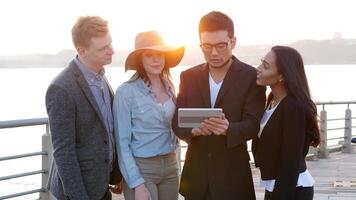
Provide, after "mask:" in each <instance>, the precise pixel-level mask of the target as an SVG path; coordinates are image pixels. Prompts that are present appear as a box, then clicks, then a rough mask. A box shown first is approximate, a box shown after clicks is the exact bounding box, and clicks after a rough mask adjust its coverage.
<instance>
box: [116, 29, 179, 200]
mask: <svg viewBox="0 0 356 200" xmlns="http://www.w3.org/2000/svg"><path fill="white" fill-rule="evenodd" d="M183 55H184V47H180V48H171V47H168V46H166V45H164V43H163V41H162V38H161V36H160V35H159V34H158V33H157V32H154V31H150V32H143V33H139V34H138V35H137V36H136V39H135V50H134V51H133V52H131V53H130V54H129V56H128V57H127V59H126V63H125V70H129V69H131V70H136V73H135V74H134V75H133V76H132V77H131V79H130V80H129V81H127V82H125V83H123V84H122V85H121V86H119V88H118V89H117V90H116V95H115V98H114V105H113V109H114V121H115V136H116V141H117V151H118V158H119V165H120V170H121V172H122V174H123V176H124V179H125V182H124V196H125V199H126V200H134V199H135V200H146V199H152V200H174V199H178V186H179V167H178V160H177V156H176V148H177V147H178V140H177V138H176V137H175V135H174V133H173V131H172V128H171V120H172V117H173V114H174V111H175V93H174V88H173V84H172V81H171V79H170V73H169V69H170V68H171V67H174V66H176V65H178V63H179V62H180V61H181V59H182V57H183Z"/></svg>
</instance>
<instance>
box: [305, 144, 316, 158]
mask: <svg viewBox="0 0 356 200" xmlns="http://www.w3.org/2000/svg"><path fill="white" fill-rule="evenodd" d="M308 154H309V155H311V156H309V157H308V158H307V160H318V149H317V148H315V147H312V146H310V147H309V151H308Z"/></svg>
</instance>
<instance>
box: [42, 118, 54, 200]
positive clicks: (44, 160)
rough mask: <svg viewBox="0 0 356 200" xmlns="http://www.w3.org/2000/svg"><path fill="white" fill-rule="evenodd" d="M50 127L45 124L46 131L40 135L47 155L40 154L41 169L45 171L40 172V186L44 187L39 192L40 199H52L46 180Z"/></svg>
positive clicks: (48, 161)
mask: <svg viewBox="0 0 356 200" xmlns="http://www.w3.org/2000/svg"><path fill="white" fill-rule="evenodd" d="M49 133H50V129H49V124H48V123H47V124H46V133H45V134H43V135H42V151H46V152H47V155H43V156H42V169H44V170H45V171H46V173H44V174H42V181H41V186H42V189H44V191H43V192H40V199H41V200H42V199H43V200H45V199H46V200H48V199H53V198H52V197H51V196H52V195H50V194H49V192H48V191H47V189H46V187H47V181H48V175H49V171H50V164H51V161H52V152H53V149H52V145H51V137H50V134H49Z"/></svg>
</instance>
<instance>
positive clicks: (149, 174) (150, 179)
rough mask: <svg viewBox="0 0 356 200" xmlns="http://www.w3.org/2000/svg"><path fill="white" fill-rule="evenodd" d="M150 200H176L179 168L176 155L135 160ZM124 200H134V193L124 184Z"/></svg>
mask: <svg viewBox="0 0 356 200" xmlns="http://www.w3.org/2000/svg"><path fill="white" fill-rule="evenodd" d="M135 161H136V164H137V166H138V168H139V169H140V172H141V175H142V176H143V179H145V186H146V187H147V189H148V191H149V192H150V193H151V197H152V200H177V199H178V189H179V167H178V160H177V155H176V153H170V154H167V155H162V156H155V157H151V158H135ZM124 196H125V200H135V191H134V189H130V188H129V187H128V186H127V184H126V183H124Z"/></svg>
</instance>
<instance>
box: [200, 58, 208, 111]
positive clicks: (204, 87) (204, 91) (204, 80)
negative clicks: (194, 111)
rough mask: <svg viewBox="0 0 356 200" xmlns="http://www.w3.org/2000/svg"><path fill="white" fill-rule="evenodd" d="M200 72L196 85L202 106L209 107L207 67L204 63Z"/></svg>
mask: <svg viewBox="0 0 356 200" xmlns="http://www.w3.org/2000/svg"><path fill="white" fill-rule="evenodd" d="M200 71H201V74H200V75H198V80H197V81H198V83H199V84H198V85H199V88H200V94H201V95H202V98H203V102H204V107H206V108H211V102H210V87H209V67H208V65H207V64H204V65H203V66H202V67H201V69H200Z"/></svg>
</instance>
